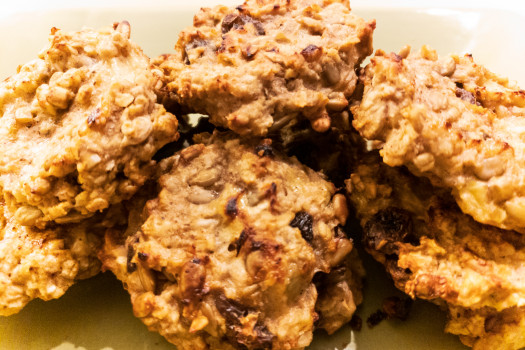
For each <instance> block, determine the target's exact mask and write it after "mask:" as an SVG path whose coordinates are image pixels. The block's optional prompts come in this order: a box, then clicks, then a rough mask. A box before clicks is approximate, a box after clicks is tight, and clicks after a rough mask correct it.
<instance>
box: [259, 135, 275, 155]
mask: <svg viewBox="0 0 525 350" xmlns="http://www.w3.org/2000/svg"><path fill="white" fill-rule="evenodd" d="M255 153H256V154H257V155H258V156H259V157H272V156H273V155H274V153H273V147H272V140H270V139H264V140H262V142H261V143H260V144H258V145H257V146H255Z"/></svg>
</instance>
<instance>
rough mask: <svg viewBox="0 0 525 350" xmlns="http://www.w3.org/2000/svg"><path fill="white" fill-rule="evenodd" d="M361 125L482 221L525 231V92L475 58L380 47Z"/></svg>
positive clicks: (397, 160)
mask: <svg viewBox="0 0 525 350" xmlns="http://www.w3.org/2000/svg"><path fill="white" fill-rule="evenodd" d="M362 79H363V81H364V85H365V88H364V96H363V100H362V102H361V104H360V106H358V107H355V108H353V112H354V118H355V119H354V122H353V124H354V126H355V127H356V129H357V130H358V131H359V132H360V133H361V134H362V135H363V136H364V137H365V138H367V139H369V140H377V141H381V142H382V143H383V145H382V149H381V155H382V157H383V160H384V161H385V162H386V163H387V164H389V165H391V166H398V165H406V166H407V167H408V168H409V169H410V170H411V171H412V172H413V173H414V174H416V175H418V176H426V177H428V178H429V179H430V180H431V181H432V183H433V184H434V185H436V186H443V187H448V188H451V189H452V190H453V194H454V197H455V198H456V201H457V203H458V204H459V206H460V207H461V209H462V210H463V212H465V213H467V214H469V215H471V216H472V217H474V219H475V220H477V221H479V222H481V223H485V224H490V225H494V226H498V227H500V228H503V229H511V230H516V231H519V232H525V180H524V179H525V176H524V169H525V162H524V159H525V147H524V145H525V144H524V142H523V130H525V92H524V91H523V90H521V89H519V88H518V87H517V86H515V85H514V84H512V83H511V82H509V81H508V80H507V79H504V78H501V77H499V76H497V75H495V74H493V73H491V72H490V71H488V70H487V69H485V68H484V67H482V66H480V65H478V64H476V63H475V62H474V61H473V59H472V57H471V56H469V55H467V56H465V57H458V56H455V55H451V56H447V57H442V58H439V57H438V55H437V54H436V52H435V51H434V50H431V49H429V48H428V47H423V48H422V49H421V51H420V52H417V53H412V54H408V50H406V49H404V50H403V51H402V52H401V53H400V54H394V53H392V54H386V53H384V52H381V51H379V52H378V53H376V55H375V57H373V58H372V61H371V63H370V64H369V65H368V66H367V67H366V68H365V70H364V74H363V76H362Z"/></svg>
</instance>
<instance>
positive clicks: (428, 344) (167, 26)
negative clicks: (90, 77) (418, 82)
mask: <svg viewBox="0 0 525 350" xmlns="http://www.w3.org/2000/svg"><path fill="white" fill-rule="evenodd" d="M15 1H16V0H15ZM217 1H220V0H217ZM213 2H214V1H213ZM213 2H211V3H212V4H213ZM238 2H240V0H239V1H233V0H225V1H222V3H224V4H236V3H238ZM27 3H32V6H33V7H31V8H32V9H33V11H29V12H28V11H24V12H20V8H21V6H18V7H17V4H18V3H13V4H11V5H6V4H5V3H3V4H2V5H0V53H1V55H0V79H3V78H5V77H7V76H8V75H10V74H12V73H13V72H14V71H15V69H16V66H17V65H19V64H22V63H24V62H26V61H29V60H30V59H32V58H34V57H35V56H36V54H37V52H38V51H39V50H40V49H41V48H42V47H43V46H44V45H45V43H46V40H47V39H46V38H47V35H48V33H49V30H50V28H51V27H53V26H55V27H58V28H61V29H66V30H78V29H80V28H81V27H83V26H89V27H95V28H96V27H101V26H105V25H108V24H111V23H112V22H115V21H120V20H123V19H126V20H128V21H129V22H130V23H131V26H132V39H133V40H134V41H136V42H137V43H139V44H140V45H141V46H142V47H143V48H144V51H145V52H146V53H147V54H148V55H150V56H156V55H158V54H161V53H166V52H170V51H171V50H172V47H173V45H174V44H175V41H176V39H177V35H178V31H179V30H180V29H181V28H183V27H184V26H186V25H188V24H190V23H191V20H192V15H193V13H194V12H195V11H196V10H197V9H198V7H199V6H201V5H203V4H206V3H210V1H207V0H194V1H193V2H192V3H191V4H187V3H186V4H182V3H180V2H179V3H176V2H175V1H170V2H168V1H166V0H157V1H155V0H150V1H148V2H147V3H145V2H142V3H141V2H138V1H126V4H127V7H125V8H124V7H123V6H121V4H122V2H120V3H119V2H118V1H111V0H107V1H94V2H90V7H87V6H86V1H81V2H77V3H69V2H68V3H67V6H68V9H61V8H60V6H61V5H62V4H64V3H65V2H64V1H54V2H52V3H51V4H49V3H48V2H38V1H36V0H34V1H29V2H28V1H25V2H23V3H22V4H26V5H27ZM44 3H45V4H46V5H43V4H44ZM381 3H382V4H385V3H387V5H386V6H381V5H380V4H381ZM509 3H512V1H503V2H501V6H502V7H509ZM119 4H120V6H119ZM463 4H465V3H463ZM474 4H475V2H473V1H468V2H467V3H466V5H465V6H472V7H471V8H470V9H469V8H465V7H462V6H461V3H459V5H458V3H457V2H456V1H448V2H447V5H446V6H447V7H446V8H443V7H442V8H437V7H432V6H433V5H432V4H431V3H430V2H426V3H424V4H421V3H418V2H415V1H411V0H404V1H401V2H399V3H397V2H396V7H392V6H393V5H392V4H390V3H388V2H386V1H378V0H374V1H365V0H362V1H357V0H356V1H355V2H354V3H353V6H352V7H353V8H354V11H355V12H356V13H357V14H359V15H361V16H362V17H364V18H376V19H377V30H376V32H375V35H374V47H375V48H381V49H383V50H385V51H388V50H396V51H397V50H399V49H400V48H401V47H402V46H404V45H405V44H410V45H412V47H414V48H418V47H419V46H421V45H422V44H428V45H430V46H432V47H434V48H436V49H437V50H438V52H439V53H440V54H446V53H449V52H456V53H467V52H468V53H472V54H473V55H474V58H475V59H476V60H477V61H478V62H479V63H482V64H485V65H486V66H487V67H489V68H490V69H491V70H493V71H495V72H496V73H499V74H503V75H506V76H509V77H511V78H512V79H514V80H517V81H519V82H521V83H522V86H525V65H524V64H523V62H525V42H524V41H523V37H522V35H523V33H525V10H524V8H523V5H522V7H521V8H517V9H516V10H515V11H513V12H509V11H504V10H497V9H490V8H487V7H490V6H487V2H485V3H482V5H483V6H476V7H474ZM19 5H20V4H19ZM45 6H47V7H45ZM442 6H443V5H442ZM493 6H498V4H496V5H494V4H493ZM0 258H1V257H0ZM365 263H366V266H367V270H368V278H367V286H366V289H365V303H364V305H362V306H361V307H360V308H359V311H358V313H359V315H360V316H361V317H362V318H363V321H364V322H363V323H364V325H363V329H362V330H361V331H360V332H352V331H351V330H350V329H349V328H344V329H342V330H341V331H339V332H338V333H336V334H335V335H333V336H331V337H328V336H326V335H325V334H323V333H322V332H318V333H316V335H315V339H314V344H313V345H312V346H311V349H315V350H321V349H328V350H342V349H349V350H350V349H359V350H368V349H370V350H372V349H407V350H410V349H429V350H433V349H451V350H454V349H465V347H464V346H463V345H461V343H460V342H459V341H458V339H457V338H456V337H454V336H451V335H446V334H444V333H443V327H444V323H445V315H444V314H443V313H442V312H441V311H439V309H438V308H437V307H435V306H433V305H431V304H429V303H426V302H421V301H418V302H416V303H415V304H414V306H413V309H412V313H411V316H410V319H409V320H408V321H406V322H400V321H384V322H382V323H381V324H380V325H379V326H376V327H375V328H373V329H369V328H368V327H367V326H366V318H367V317H368V316H369V315H370V314H371V313H372V312H374V311H375V310H376V309H377V308H379V307H380V305H381V301H382V299H383V298H384V297H387V296H391V295H393V294H396V290H395V288H394V287H393V286H392V283H391V282H390V281H389V280H388V278H387V277H386V275H385V273H384V272H383V271H382V269H381V268H380V266H378V264H377V263H375V262H373V261H372V260H371V259H370V258H366V257H365ZM0 349H5V350H15V349H17V350H18V349H34V350H44V349H46V350H47V349H57V350H66V349H67V350H70V349H77V350H80V349H86V350H96V349H104V350H109V349H114V350H120V349H144V350H146V349H158V350H164V349H174V347H173V346H172V345H171V344H169V343H167V342H166V341H165V340H164V339H163V338H162V337H160V336H159V335H157V334H155V333H150V332H148V331H147V329H146V327H145V326H144V325H142V323H141V322H140V321H139V320H137V319H135V318H134V317H133V315H132V311H131V306H130V303H129V297H128V295H127V293H126V292H125V291H123V289H122V287H121V284H120V282H118V281H116V280H115V279H114V278H113V277H112V276H111V275H110V274H102V275H99V276H97V277H95V278H92V279H90V280H88V281H82V282H79V283H77V284H76V285H75V286H73V287H72V288H71V289H70V290H69V291H68V292H67V293H66V295H65V296H64V297H62V298H61V299H59V300H55V301H50V302H42V301H40V300H36V301H33V302H31V303H30V304H29V305H28V306H27V307H26V308H25V309H24V310H22V312H20V313H19V314H17V315H14V316H10V317H0Z"/></svg>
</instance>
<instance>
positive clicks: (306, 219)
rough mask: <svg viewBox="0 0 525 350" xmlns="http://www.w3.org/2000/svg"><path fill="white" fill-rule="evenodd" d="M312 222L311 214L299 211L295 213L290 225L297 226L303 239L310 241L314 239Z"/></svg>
mask: <svg viewBox="0 0 525 350" xmlns="http://www.w3.org/2000/svg"><path fill="white" fill-rule="evenodd" d="M313 223H314V219H313V218H312V215H310V214H308V213H307V212H305V211H300V212H298V213H297V214H295V217H294V218H293V220H292V221H291V222H290V226H292V227H296V228H298V229H299V230H300V231H301V236H302V237H303V238H304V240H305V241H307V242H308V243H310V242H312V240H313V239H314V230H313Z"/></svg>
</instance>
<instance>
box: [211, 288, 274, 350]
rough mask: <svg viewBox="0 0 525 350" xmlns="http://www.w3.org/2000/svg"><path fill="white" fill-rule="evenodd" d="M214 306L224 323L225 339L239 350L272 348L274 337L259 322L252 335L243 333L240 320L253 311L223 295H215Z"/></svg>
mask: <svg viewBox="0 0 525 350" xmlns="http://www.w3.org/2000/svg"><path fill="white" fill-rule="evenodd" d="M215 306H216V307H217V310H218V311H219V313H220V314H221V315H222V317H224V320H225V321H226V336H227V339H228V340H229V341H230V342H231V343H232V344H234V345H235V346H236V347H239V348H241V349H244V348H249V349H270V348H271V347H272V342H273V339H274V338H275V335H273V334H272V333H271V332H270V331H269V330H268V328H266V326H265V325H264V324H263V323H262V322H261V321H260V320H258V321H257V322H256V324H255V326H254V327H253V331H254V332H253V333H252V334H250V333H251V332H243V325H242V323H241V319H242V318H244V317H246V316H247V315H248V314H249V313H252V312H253V310H251V309H250V308H248V307H246V306H245V305H243V304H241V303H240V302H238V301H236V300H233V299H229V298H227V297H226V296H225V295H224V294H223V293H217V294H216V296H215ZM254 335H255V336H254Z"/></svg>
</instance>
